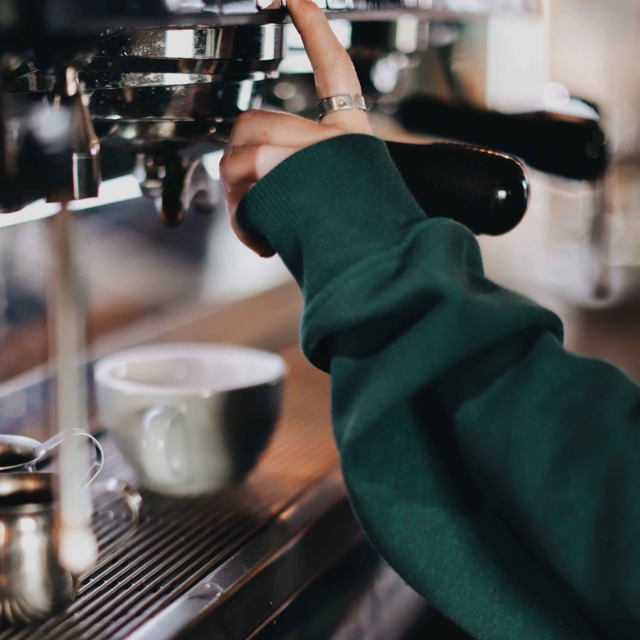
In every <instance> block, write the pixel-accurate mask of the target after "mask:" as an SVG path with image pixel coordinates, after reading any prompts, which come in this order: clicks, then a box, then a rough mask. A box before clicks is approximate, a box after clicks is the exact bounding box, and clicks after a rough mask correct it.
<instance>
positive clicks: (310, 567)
mask: <svg viewBox="0 0 640 640" xmlns="http://www.w3.org/2000/svg"><path fill="white" fill-rule="evenodd" d="M362 539H363V534H362V531H361V529H360V527H359V525H358V523H357V521H356V519H355V517H354V516H353V512H352V511H351V507H350V506H349V503H348V500H347V496H346V492H345V489H344V485H343V484H342V481H341V478H340V474H339V472H338V471H337V470H336V471H335V472H333V473H331V474H328V475H327V476H325V477H324V478H323V479H322V481H320V482H319V483H318V484H317V485H316V486H315V488H313V489H311V490H309V491H307V492H306V493H304V494H303V495H302V496H300V498H299V499H298V500H297V501H296V502H295V503H294V504H292V505H291V506H290V507H289V508H288V509H287V510H286V511H284V512H283V513H281V514H280V515H279V516H278V517H277V518H276V520H275V521H274V522H273V524H272V525H270V526H269V527H268V528H267V529H265V530H264V531H263V532H262V533H260V534H259V535H257V536H256V537H254V538H253V539H252V540H250V541H249V542H248V543H246V544H245V545H244V546H243V547H242V548H241V549H240V550H239V551H237V552H236V553H235V554H234V555H233V556H232V557H231V558H229V559H228V560H227V561H226V562H224V563H223V564H222V565H220V566H219V567H218V568H217V569H216V570H215V571H213V572H211V573H210V574H209V575H208V576H207V577H206V578H205V579H204V580H202V581H201V582H200V583H199V584H197V585H196V586H195V587H193V588H192V589H190V590H189V591H188V592H186V593H185V594H184V595H183V596H181V597H180V598H179V599H178V600H176V601H175V602H173V603H172V604H171V605H170V606H168V607H167V608H166V609H164V610H163V611H162V612H160V613H159V614H158V615H157V616H155V617H154V618H152V619H151V620H149V621H148V622H147V623H146V624H144V625H143V626H142V627H140V628H139V629H138V630H137V631H136V632H134V633H133V634H131V635H130V636H129V638H128V640H151V639H153V640H176V639H177V638H185V639H186V638H189V637H193V634H195V633H196V631H195V630H196V628H197V627H199V626H200V625H204V626H206V632H207V635H208V636H209V637H218V634H220V637H224V638H227V639H231V638H238V639H240V638H245V637H246V636H248V635H249V634H250V633H251V632H253V631H254V630H255V629H257V628H258V627H259V626H261V624H262V623H263V622H264V621H265V620H267V619H268V618H269V617H271V616H272V615H273V614H274V612H276V611H277V610H278V609H279V608H281V607H282V606H284V605H286V604H287V603H288V602H289V601H290V599H291V598H292V597H294V596H295V595H296V594H297V593H299V592H300V590H302V589H303V588H304V587H305V586H306V585H307V584H308V583H309V582H310V581H311V580H313V579H314V578H315V577H316V576H317V575H319V574H320V573H321V572H322V571H323V570H325V569H327V568H328V567H330V566H331V565H332V564H333V563H334V562H335V561H336V560H337V559H338V558H340V557H341V556H342V555H343V554H344V553H346V552H347V551H348V550H349V549H352V548H353V547H354V546H355V545H356V544H357V543H358V542H360V541H362ZM267 585H268V590H265V586H267ZM267 592H268V595H267ZM239 610H240V611H242V615H241V616H239V615H238V611H239Z"/></svg>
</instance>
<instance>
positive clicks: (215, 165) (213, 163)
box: [202, 149, 224, 180]
mask: <svg viewBox="0 0 640 640" xmlns="http://www.w3.org/2000/svg"><path fill="white" fill-rule="evenodd" d="M223 155H224V150H223V149H220V150H219V151H214V152H213V153H207V154H205V155H203V156H202V164H203V166H204V168H205V169H206V171H207V173H208V174H209V177H210V178H211V179H212V180H220V160H222V156H223Z"/></svg>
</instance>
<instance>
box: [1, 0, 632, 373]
mask: <svg viewBox="0 0 640 640" xmlns="http://www.w3.org/2000/svg"><path fill="white" fill-rule="evenodd" d="M332 24H333V26H334V29H335V31H336V33H337V34H338V35H339V37H340V38H341V40H342V41H343V43H344V44H345V46H347V47H348V48H349V49H350V51H351V52H352V53H354V52H355V53H356V54H357V60H358V63H357V64H358V71H359V73H360V76H361V79H362V84H363V88H364V92H365V93H366V94H367V96H368V97H369V98H370V100H371V101H372V102H373V103H374V108H373V110H372V111H371V120H372V122H373V124H374V127H375V130H376V133H378V134H379V135H380V136H382V137H384V138H387V139H395V140H404V141H422V140H425V139H434V138H437V137H446V136H437V135H435V136H434V135H433V134H432V133H428V134H427V133H425V134H422V135H417V134H416V133H415V130H416V129H420V123H418V126H414V127H412V128H413V130H414V132H413V133H410V132H409V131H408V130H407V129H406V127H405V126H404V125H406V123H407V119H406V117H404V116H402V108H401V104H402V101H403V100H404V99H405V98H406V97H408V96H414V95H416V94H420V95H426V96H430V97H433V98H436V99H438V100H439V99H442V100H446V101H449V102H451V101H453V102H455V103H456V104H459V105H461V106H462V107H465V108H466V107H468V108H470V109H476V108H489V109H492V110H496V111H499V112H502V113H505V114H510V113H524V112H530V111H537V110H547V111H555V112H558V113H565V114H573V115H577V116H579V117H583V118H592V119H595V120H599V123H600V126H601V128H602V129H603V130H604V131H605V132H606V135H607V137H608V139H609V142H610V144H611V149H612V150H613V161H612V163H611V166H610V168H609V170H608V171H607V174H606V176H605V179H604V180H598V181H596V182H590V181H585V180H571V179H567V178H563V177H560V176H557V175H552V174H550V173H544V172H542V171H538V170H536V169H534V168H529V170H530V174H531V181H532V202H531V206H530V210H529V212H528V214H527V216H526V217H525V219H524V221H523V222H522V223H521V224H520V225H519V226H518V227H517V228H516V229H515V230H514V231H512V232H511V233H509V234H507V235H505V236H501V237H497V238H493V237H484V236H483V237H481V238H480V242H481V244H482V248H483V255H484V259H485V263H486V269H487V274H488V275H489V277H491V278H493V279H495V280H497V281H499V282H500V283H502V284H504V285H506V286H508V287H511V288H513V289H516V290H519V291H522V292H524V293H526V294H527V295H529V296H531V297H533V298H534V299H536V300H538V301H540V302H541V303H543V304H546V305H549V306H551V307H552V308H553V309H555V310H556V311H558V312H559V313H560V315H561V316H562V317H563V319H565V321H566V322H567V334H568V335H567V341H568V346H569V347H570V348H575V349H577V350H580V351H583V352H590V353H595V354H597V355H604V356H607V357H610V358H614V359H617V361H618V362H619V364H620V365H621V366H623V367H624V368H625V369H626V370H627V371H629V372H630V373H631V374H633V375H636V374H638V373H640V368H639V369H638V370H637V371H636V367H637V365H636V364H635V361H636V360H638V359H637V358H636V357H635V356H636V354H635V350H634V349H633V348H632V347H631V346H630V345H634V344H635V343H636V338H635V333H636V331H635V326H636V323H635V317H636V315H635V314H636V308H637V306H638V298H639V296H638V293H639V292H640V288H639V286H638V285H639V284H640V268H639V267H640V216H639V215H638V213H639V211H638V209H639V208H640V163H639V159H640V121H639V118H640V111H639V109H640V74H639V73H638V68H637V60H638V59H640V37H639V36H640V5H639V4H638V3H637V2H636V1H635V0H609V1H608V2H606V3H602V2H599V1H597V0H545V1H544V3H543V12H542V15H541V16H538V17H536V16H531V15H529V16H524V15H519V16H515V15H514V16H509V15H506V16H504V15H502V16H495V17H490V18H488V19H479V20H471V21H465V22H460V23H457V22H451V21H441V22H438V21H434V22H431V23H430V24H429V23H420V22H418V21H417V19H416V18H415V17H413V16H406V17H405V18H401V19H400V20H399V21H398V23H397V24H396V25H395V27H394V28H393V30H391V27H389V26H388V25H386V24H385V23H379V24H375V23H360V24H358V23H349V22H346V21H342V20H335V21H333V23H332ZM367 24H369V26H368V27H367ZM372 24H373V25H374V27H373V28H374V32H373V33H372V32H371V29H372V27H371V25H372ZM367 29H369V31H367ZM375 29H377V31H375ZM385 29H386V31H385ZM381 30H382V31H381ZM390 39H391V40H393V44H394V46H393V47H389V49H394V50H393V51H392V52H390V53H385V54H384V55H371V56H368V55H367V51H368V49H367V47H369V48H370V47H371V46H372V45H371V43H381V42H386V41H387V40H390ZM287 43H288V45H287V46H288V54H287V56H286V57H285V60H284V62H283V63H282V65H281V67H280V71H281V73H280V76H279V77H278V78H276V79H273V80H270V81H269V87H268V90H267V93H266V97H265V99H264V101H263V105H264V106H265V107H268V108H284V109H286V110H288V111H290V112H294V113H300V114H302V115H310V116H311V117H313V114H314V109H315V96H314V93H313V81H312V77H311V75H310V74H309V71H310V69H309V65H308V61H307V60H306V56H305V55H304V52H303V51H302V50H301V43H300V42H299V39H298V38H297V37H296V34H295V32H294V31H293V30H292V29H291V28H289V33H288V40H287ZM426 118H427V116H425V119H426ZM414 124H415V123H414ZM220 156H221V152H217V153H212V154H209V155H207V156H206V157H205V162H204V167H205V168H206V171H207V174H208V179H209V180H210V185H209V187H210V199H211V200H212V204H213V207H212V209H211V207H208V209H210V211H209V213H208V214H207V215H203V214H201V213H198V212H197V211H196V212H193V211H191V212H189V214H188V215H187V216H186V217H185V221H184V223H183V224H182V225H181V226H180V227H179V228H177V229H167V228H165V227H164V226H162V225H161V224H160V223H159V222H158V219H157V214H156V207H155V206H154V203H153V201H152V200H149V199H145V198H142V197H141V191H140V187H139V186H138V181H137V180H136V179H135V177H133V175H130V176H126V175H125V176H120V177H118V178H117V179H116V180H112V181H107V182H106V183H105V184H104V186H103V190H102V192H101V193H102V196H101V198H100V199H98V200H91V201H83V202H82V203H81V205H80V206H81V207H82V210H81V211H79V212H78V219H79V225H80V226H79V233H80V246H81V263H82V278H83V285H84V291H85V296H86V302H87V305H88V310H89V333H90V336H89V337H90V340H95V339H96V338H98V337H99V336H105V335H109V334H111V333H113V332H117V331H121V330H123V329H124V328H127V327H130V326H133V325H135V323H137V322H139V321H140V320H142V319H145V318H149V317H153V316H155V315H157V314H161V313H165V314H166V313H167V311H168V310H172V309H173V310H175V309H180V308H186V307H198V306H199V305H205V306H211V305H218V304H225V303H227V302H229V301H232V300H237V299H240V298H244V297H247V296H249V295H251V294H253V293H257V292H259V291H263V290H266V289H269V288H272V287H274V286H277V285H279V284H282V283H284V282H287V281H288V280H289V276H288V273H287V271H286V269H285V268H284V266H283V265H282V264H281V262H280V261H279V260H278V258H274V259H272V260H262V259H260V258H257V257H256V256H254V255H253V254H252V253H251V252H249V251H248V250H245V249H244V247H242V246H241V245H240V243H239V242H238V241H237V240H236V239H235V237H234V236H233V235H232V233H231V231H230V228H229V224H228V221H227V216H226V212H225V207H224V203H223V201H222V198H221V196H220V193H219V187H218V186H217V184H216V180H217V170H218V166H217V163H218V162H219V158H220ZM133 173H134V169H133V168H132V174H133ZM47 206H49V205H45V204H44V203H42V202H40V203H35V204H34V205H30V208H31V210H32V215H33V217H34V218H36V219H35V220H34V221H33V222H30V223H28V224H22V225H16V226H10V227H6V228H0V260H1V261H2V265H1V268H0V380H2V381H9V380H11V379H13V378H14V377H15V376H18V375H20V374H23V373H24V372H26V371H29V370H30V369H32V368H33V367H36V366H38V365H40V364H42V363H44V362H45V361H46V359H47V349H48V348H47V343H48V338H47V331H46V321H45V320H46V308H47V291H48V287H49V273H48V265H49V264H50V256H49V248H48V234H47V224H48V222H47V220H38V219H37V218H39V217H41V216H42V215H43V208H44V207H47ZM194 208H195V207H192V209H194ZM2 224H3V220H2V218H1V217H0V225H2ZM585 318H589V321H588V322H586V324H585V321H584V319H585ZM594 322H595V323H596V325H597V326H598V327H599V328H598V330H597V331H596V330H595V329H593V328H591V327H594V326H595V325H594ZM601 325H602V326H601ZM585 326H588V327H590V328H589V329H585V328H584V327H585ZM605 329H606V330H605ZM585 332H586V333H585ZM621 334H624V335H625V340H626V342H624V343H622V342H621V346H619V347H615V345H614V344H613V343H615V341H616V340H618V339H621V338H620V335H621ZM603 341H604V343H606V348H605V347H602V346H601V343H602V342H603ZM629 341H630V342H629ZM616 349H617V350H616Z"/></svg>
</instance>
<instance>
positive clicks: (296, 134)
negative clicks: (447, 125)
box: [220, 0, 373, 257]
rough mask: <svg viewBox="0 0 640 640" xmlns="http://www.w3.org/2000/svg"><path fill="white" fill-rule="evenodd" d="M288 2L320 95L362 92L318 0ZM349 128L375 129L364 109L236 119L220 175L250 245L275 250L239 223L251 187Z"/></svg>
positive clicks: (261, 250)
mask: <svg viewBox="0 0 640 640" xmlns="http://www.w3.org/2000/svg"><path fill="white" fill-rule="evenodd" d="M288 8H289V13H290V14H291V18H292V19H293V23H294V24H295V26H296V29H297V30H298V31H299V32H300V35H301V37H302V41H303V42H304V46H305V49H306V50H307V54H308V56H309V60H310V61H311V66H312V67H313V73H314V77H315V82H316V91H317V94H318V100H322V99H324V98H329V97H331V96H335V95H339V94H344V93H348V94H351V95H357V94H360V93H361V88H360V82H359V81H358V76H357V74H356V70H355V68H354V66H353V63H352V62H351V58H350V57H349V54H348V53H347V52H346V51H345V49H344V47H343V46H342V45H341V44H340V42H339V41H338V39H337V38H336V36H335V35H334V33H333V31H332V30H331V27H330V26H329V22H328V20H327V18H326V17H325V15H324V13H323V12H322V11H321V10H320V9H319V8H318V6H317V5H316V4H315V3H314V2H312V0H289V2H288ZM348 133H364V134H368V135H373V132H372V131H371V127H370V126H369V121H368V119H367V114H366V113H365V112H364V111H362V110H361V109H348V110H344V111H333V112H331V113H328V114H327V115H326V116H324V117H323V118H322V120H321V121H320V122H312V121H311V120H306V119H305V118H300V117H298V116H294V115H290V114H287V113H276V112H271V111H247V112H245V113H243V114H241V115H240V116H239V117H238V118H237V119H236V122H235V124H234V127H233V130H232V132H231V137H230V138H229V142H228V144H227V148H226V149H225V152H224V156H223V157H222V161H221V162H220V179H221V182H222V190H223V192H224V196H225V199H226V201H227V208H228V210H229V215H230V216H231V225H232V227H233V230H234V232H235V233H236V235H237V236H238V238H240V240H241V241H242V242H243V243H244V244H245V245H247V247H249V248H250V249H252V250H253V251H255V252H256V253H257V254H258V255H261V256H263V257H269V256H272V255H274V253H275V252H274V250H273V248H272V247H271V246H270V245H269V243H268V242H267V241H266V240H265V239H264V238H262V237H257V236H252V235H249V234H247V233H246V232H244V231H243V230H242V229H240V227H239V226H238V225H237V223H236V210H237V208H238V204H239V203H240V200H242V198H243V196H244V195H245V194H246V193H247V191H249V189H250V188H251V187H252V186H253V185H254V184H255V183H256V182H258V180H261V179H262V178H264V176H266V175H267V173H269V172H270V171H271V170H272V169H274V168H275V167H277V166H278V165H279V164H280V163H281V162H282V161H283V160H285V159H286V158H288V157H289V156H291V155H293V154H294V153H296V152H297V151H300V150H301V149H304V148H305V147H309V146H311V145H312V144H315V143H316V142H321V141H323V140H328V139H329V138H334V137H336V136H341V135H345V134H348Z"/></svg>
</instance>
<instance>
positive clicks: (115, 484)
mask: <svg viewBox="0 0 640 640" xmlns="http://www.w3.org/2000/svg"><path fill="white" fill-rule="evenodd" d="M92 490H93V491H94V492H95V493H111V494H115V495H117V496H119V497H121V498H122V499H123V500H124V503H125V505H126V507H127V509H128V510H129V512H130V513H131V516H132V519H133V521H132V524H131V527H130V529H129V531H127V533H126V534H125V535H124V536H122V538H120V540H117V541H116V542H114V543H112V544H111V545H109V546H108V547H107V549H106V550H105V551H103V553H102V554H101V555H104V554H105V552H106V555H104V557H102V558H101V559H100V561H99V562H98V564H97V565H96V566H95V567H94V568H93V569H92V571H95V570H96V569H97V568H99V567H100V566H102V565H103V564H104V563H105V562H106V561H107V560H108V559H109V557H110V556H111V555H112V554H113V553H115V552H116V551H117V550H118V549H119V548H121V547H122V546H123V545H124V544H125V543H126V542H127V541H128V540H129V539H130V538H131V537H132V536H133V535H134V534H135V532H136V531H137V530H138V525H139V524H140V508H141V506H142V496H141V495H140V492H139V491H138V490H137V489H134V488H133V487H132V486H131V485H130V484H129V483H128V482H125V481H124V480H118V479H117V478H107V479H106V480H101V481H100V482H96V483H95V484H94V485H93V486H92Z"/></svg>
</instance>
